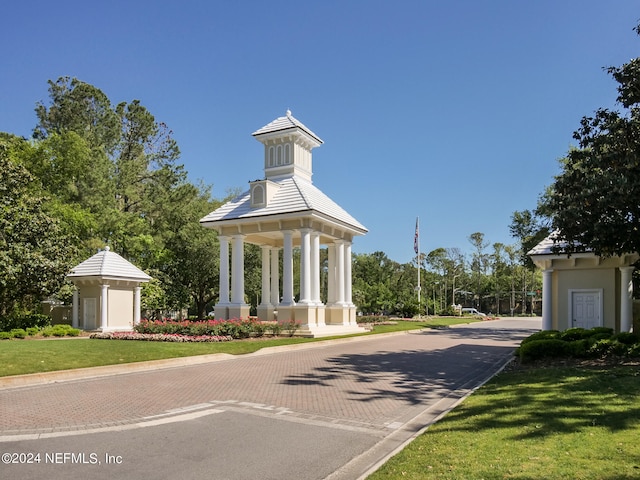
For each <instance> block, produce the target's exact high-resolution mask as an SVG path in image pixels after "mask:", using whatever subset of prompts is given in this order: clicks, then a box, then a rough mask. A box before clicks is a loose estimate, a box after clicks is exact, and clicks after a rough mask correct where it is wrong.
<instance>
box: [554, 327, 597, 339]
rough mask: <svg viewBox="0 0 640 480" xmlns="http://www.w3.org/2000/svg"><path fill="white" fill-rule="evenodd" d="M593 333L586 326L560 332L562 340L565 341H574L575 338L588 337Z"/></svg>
mask: <svg viewBox="0 0 640 480" xmlns="http://www.w3.org/2000/svg"><path fill="white" fill-rule="evenodd" d="M591 335H592V333H591V332H590V331H589V330H587V329H585V328H569V329H568V330H565V331H564V332H562V333H561V334H560V337H559V338H560V340H564V341H565V342H572V341H574V340H582V339H583V338H588V337H590V336H591Z"/></svg>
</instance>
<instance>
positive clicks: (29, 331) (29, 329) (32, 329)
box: [26, 327, 40, 337]
mask: <svg viewBox="0 0 640 480" xmlns="http://www.w3.org/2000/svg"><path fill="white" fill-rule="evenodd" d="M26 330H27V335H29V336H30V337H32V336H34V335H37V334H38V332H39V331H40V329H39V328H38V327H27V328H26Z"/></svg>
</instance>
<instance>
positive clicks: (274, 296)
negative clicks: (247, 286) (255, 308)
mask: <svg viewBox="0 0 640 480" xmlns="http://www.w3.org/2000/svg"><path fill="white" fill-rule="evenodd" d="M279 252H280V249H279V248H276V247H271V304H272V305H273V306H274V307H275V306H277V305H278V304H279V303H280V262H279V258H278V254H279Z"/></svg>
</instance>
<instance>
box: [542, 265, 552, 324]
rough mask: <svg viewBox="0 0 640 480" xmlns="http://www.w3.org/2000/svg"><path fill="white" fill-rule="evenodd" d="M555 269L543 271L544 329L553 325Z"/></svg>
mask: <svg viewBox="0 0 640 480" xmlns="http://www.w3.org/2000/svg"><path fill="white" fill-rule="evenodd" d="M552 275H553V270H552V269H547V270H543V271H542V330H551V329H552V327H553V322H552V314H553V308H552V307H553V306H552V302H553V298H552V297H553V290H552V289H553V285H552V284H553V282H552Z"/></svg>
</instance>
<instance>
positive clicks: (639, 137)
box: [544, 24, 640, 256]
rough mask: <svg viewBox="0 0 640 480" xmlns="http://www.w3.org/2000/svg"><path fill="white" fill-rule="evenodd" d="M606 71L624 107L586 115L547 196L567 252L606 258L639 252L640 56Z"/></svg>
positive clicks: (546, 199) (556, 226) (637, 27)
mask: <svg viewBox="0 0 640 480" xmlns="http://www.w3.org/2000/svg"><path fill="white" fill-rule="evenodd" d="M635 31H636V33H637V34H639V35H640V24H639V25H638V26H636V28H635ZM606 70H607V72H608V73H609V74H610V75H612V77H613V78H614V80H615V81H616V82H617V83H618V87H617V90H618V96H617V102H618V103H619V104H620V106H621V111H615V110H609V109H606V108H601V109H599V110H597V111H596V112H595V114H594V115H593V116H591V117H583V118H582V120H581V122H580V127H579V129H578V130H577V131H576V132H574V135H573V136H574V139H576V140H577V141H578V148H574V149H571V150H570V151H569V153H568V154H567V156H566V158H564V159H563V160H562V161H561V166H562V172H561V173H560V175H558V176H557V177H556V178H555V182H554V184H553V185H552V188H551V190H550V192H549V194H548V195H547V197H546V198H545V200H544V203H545V206H546V208H548V210H549V211H550V212H551V215H552V223H553V227H554V228H555V229H557V230H558V231H559V232H560V238H559V239H560V240H563V241H565V242H566V247H563V250H565V251H568V252H572V251H577V250H583V249H584V248H588V249H590V250H592V251H593V252H594V253H595V254H597V255H602V256H610V255H621V254H625V253H629V252H638V251H640V235H639V232H640V58H635V59H633V60H631V61H630V62H629V63H626V64H624V65H622V66H621V67H609V68H607V69H606Z"/></svg>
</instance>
